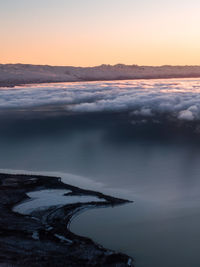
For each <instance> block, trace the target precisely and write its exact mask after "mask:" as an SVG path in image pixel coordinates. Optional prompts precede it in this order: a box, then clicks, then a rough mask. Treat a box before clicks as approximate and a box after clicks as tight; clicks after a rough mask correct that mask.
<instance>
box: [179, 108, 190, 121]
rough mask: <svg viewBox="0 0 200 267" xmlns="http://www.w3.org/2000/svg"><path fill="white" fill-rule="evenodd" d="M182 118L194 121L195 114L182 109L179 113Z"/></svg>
mask: <svg viewBox="0 0 200 267" xmlns="http://www.w3.org/2000/svg"><path fill="white" fill-rule="evenodd" d="M178 118H179V119H180V120H186V121H193V120H194V115H193V113H192V112H191V111H190V110H182V111H180V112H179V114H178Z"/></svg>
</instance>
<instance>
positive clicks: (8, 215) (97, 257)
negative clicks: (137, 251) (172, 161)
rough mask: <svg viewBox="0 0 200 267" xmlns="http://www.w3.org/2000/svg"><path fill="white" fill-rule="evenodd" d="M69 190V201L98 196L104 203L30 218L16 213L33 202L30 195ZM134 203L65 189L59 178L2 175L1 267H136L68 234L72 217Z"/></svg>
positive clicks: (127, 259)
mask: <svg viewBox="0 0 200 267" xmlns="http://www.w3.org/2000/svg"><path fill="white" fill-rule="evenodd" d="M46 189H62V190H63V189H65V190H68V191H69V190H70V191H71V192H70V193H68V194H67V196H68V197H70V196H93V197H96V198H98V199H99V200H100V201H93V202H88V203H73V204H67V205H60V206H50V207H48V208H47V209H43V210H34V211H33V212H32V213H31V214H29V215H23V214H19V213H16V212H14V211H13V207H14V206H16V205H17V204H19V203H21V202H22V203H23V201H28V200H29V197H28V195H27V193H28V192H32V191H40V190H46ZM128 202H129V201H127V200H123V199H118V198H114V197H111V196H107V195H104V194H102V193H99V192H94V191H90V190H83V189H80V188H77V187H74V186H71V185H68V184H64V183H63V182H62V181H61V178H59V177H47V176H37V175H13V174H3V173H1V174H0V212H1V215H0V265H1V266H14V267H18V266H20V267H22V266H29V267H36V266H40V267H43V266H48V267H50V266H58V267H60V266H68V267H70V266H72V267H73V266H80V267H84V266H91V267H92V266H96V267H98V266H105V267H106V266H113V267H114V266H116V267H117V266H118V267H123V266H124V267H125V266H133V260H132V259H131V258H130V257H129V256H127V255H125V254H122V253H117V252H114V251H111V250H109V249H105V248H103V247H102V246H100V245H98V244H96V243H94V242H93V241H92V240H91V239H89V238H86V237H81V236H77V235H75V234H74V233H72V232H71V231H70V229H69V224H70V221H71V219H72V217H73V216H74V215H75V214H77V212H80V211H82V210H83V209H86V208H95V207H105V206H115V205H120V204H125V203H128Z"/></svg>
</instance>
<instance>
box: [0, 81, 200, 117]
mask: <svg viewBox="0 0 200 267" xmlns="http://www.w3.org/2000/svg"><path fill="white" fill-rule="evenodd" d="M199 103H200V79H173V80H159V82H158V81H157V80H146V81H144V80H136V81H111V82H109V81H108V82H79V83H58V84H40V85H30V86H23V87H15V88H11V89H0V109H4V108H31V107H35V106H43V105H49V106H54V105H56V106H58V107H60V108H62V109H65V110H67V111H70V112H104V111H128V112H130V114H131V115H132V116H134V115H139V116H143V117H155V119H156V116H157V115H158V114H159V115H162V114H163V113H167V114H168V115H170V116H173V117H176V118H177V119H180V120H188V121H189V120H190V121H191V120H200V104H199Z"/></svg>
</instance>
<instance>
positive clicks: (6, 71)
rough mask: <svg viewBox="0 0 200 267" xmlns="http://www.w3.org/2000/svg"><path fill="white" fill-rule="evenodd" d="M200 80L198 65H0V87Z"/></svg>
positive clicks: (199, 67)
mask: <svg viewBox="0 0 200 267" xmlns="http://www.w3.org/2000/svg"><path fill="white" fill-rule="evenodd" d="M196 77H199V78H200V66H170V65H164V66H138V65H124V64H117V65H105V64H103V65H100V66H96V67H73V66H50V65H31V64H0V86H14V85H18V84H25V83H42V82H78V81H100V80H126V79H160V78H163V79H165V78H196Z"/></svg>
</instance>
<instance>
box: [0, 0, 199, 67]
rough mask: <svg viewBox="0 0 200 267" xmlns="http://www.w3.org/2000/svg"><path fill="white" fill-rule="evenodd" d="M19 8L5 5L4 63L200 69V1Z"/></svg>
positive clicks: (1, 10) (0, 11)
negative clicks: (181, 66)
mask: <svg viewBox="0 0 200 267" xmlns="http://www.w3.org/2000/svg"><path fill="white" fill-rule="evenodd" d="M108 1H109V3H108ZM17 2H18V5H17V4H15V3H13V1H11V0H7V1H6V3H1V2H0V22H1V25H2V27H1V29H0V33H1V42H0V63H27V64H42V65H43V64H49V65H68V66H72V65H73V66H96V65H101V64H112V65H113V64H117V63H124V64H138V65H200V50H199V47H200V35H199V29H198V25H200V16H199V14H198V13H199V10H200V2H199V1H196V0H191V1H190V2H189V1H186V0H182V1H180V0H174V1H172V0H169V1H168V3H165V2H164V1H162V0H161V1H158V0H148V1H147V0H140V1H131V0H123V1H122V0H118V1H114V0H101V1H97V0H93V1H92V0H85V1H84V4H83V1H82V2H81V1H80V0H74V1H72V0H69V1H67V3H66V1H64V0H57V1H55V0H50V1H49V2H48V1H47V0H41V1H39V0H35V1H33V0H30V1H28V3H27V1H25V0H19V1H17ZM9 4H10V5H9ZM45 4H46V5H45Z"/></svg>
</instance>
